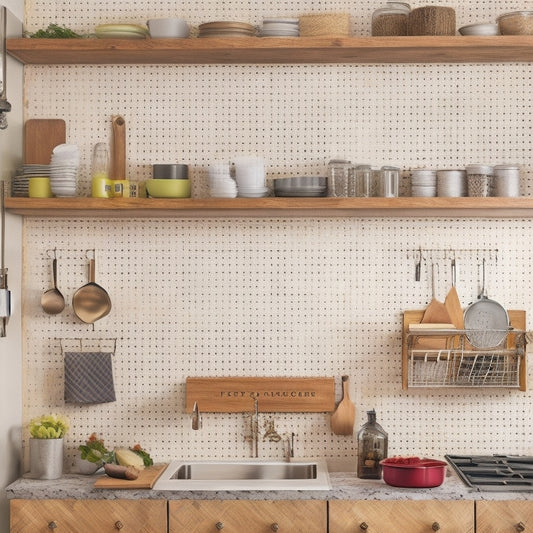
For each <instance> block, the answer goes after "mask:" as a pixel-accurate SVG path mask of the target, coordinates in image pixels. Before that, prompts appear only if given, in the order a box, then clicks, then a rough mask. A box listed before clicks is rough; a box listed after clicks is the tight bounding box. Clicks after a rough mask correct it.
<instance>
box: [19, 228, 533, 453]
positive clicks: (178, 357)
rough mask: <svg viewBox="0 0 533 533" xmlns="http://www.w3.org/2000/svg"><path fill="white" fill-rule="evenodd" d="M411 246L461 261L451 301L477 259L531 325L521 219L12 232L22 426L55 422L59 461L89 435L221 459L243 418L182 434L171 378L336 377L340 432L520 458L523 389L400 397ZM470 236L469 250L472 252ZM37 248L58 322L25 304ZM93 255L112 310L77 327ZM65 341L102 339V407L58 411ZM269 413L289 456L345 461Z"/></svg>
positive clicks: (414, 302) (36, 268)
mask: <svg viewBox="0 0 533 533" xmlns="http://www.w3.org/2000/svg"><path fill="white" fill-rule="evenodd" d="M443 231H446V236H444V235H443ZM415 234H416V235H418V239H417V241H416V242H417V243H418V244H419V245H420V246H421V247H422V249H435V248H440V247H442V249H444V250H449V249H453V248H456V249H457V250H464V251H458V252H457V253H456V261H457V267H458V277H457V288H458V291H459V295H460V298H461V301H462V302H463V304H464V305H467V304H468V303H469V302H471V301H473V300H474V299H475V298H476V297H477V294H478V292H479V283H480V279H479V272H480V271H479V261H480V260H482V259H483V258H486V260H487V281H486V285H487V291H488V294H489V296H490V297H492V298H494V299H496V300H498V301H501V302H502V303H504V304H505V305H506V306H507V307H508V308H514V309H517V308H518V309H526V311H527V312H528V314H530V313H531V312H533V309H532V308H531V306H530V302H529V298H527V297H525V296H524V295H527V294H529V293H530V292H531V290H532V286H531V279H533V273H532V272H531V266H530V261H529V255H530V254H529V251H528V250H527V249H524V242H527V241H528V240H531V239H532V238H533V235H532V230H531V226H530V224H529V223H528V222H527V221H521V220H509V221H505V222H503V221H490V220H485V219H480V220H474V221H462V220H456V221H454V220H449V219H436V220H431V221H427V220H425V219H392V220H386V219H364V220H358V219H351V218H350V219H295V220H283V219H266V220H264V219H261V220H256V219H197V220H176V219H161V220H159V219H158V220H152V221H150V220H140V219H127V220H120V219H119V220H112V221H111V220H105V219H104V220H86V219H77V220H54V219H52V220H39V219H27V221H26V241H27V243H28V245H27V246H26V258H25V264H26V268H25V276H24V279H25V286H26V289H25V299H24V314H25V316H26V354H25V363H24V365H25V376H26V394H25V398H24V415H25V417H26V418H28V419H29V418H31V417H32V416H35V415H38V414H41V413H42V412H48V411H53V412H56V411H59V412H62V413H65V414H67V415H68V416H69V418H70V420H71V426H72V427H71V431H70V432H69V434H68V448H69V450H70V452H69V453H70V454H71V453H72V450H73V449H74V448H75V447H76V446H77V444H79V443H80V442H82V441H83V440H84V439H85V438H86V436H88V435H89V434H90V433H91V432H92V431H97V432H98V433H100V434H102V435H103V436H104V437H105V439H106V441H108V442H110V443H119V444H129V443H131V444H133V443H134V442H131V441H132V440H133V441H138V440H141V441H142V444H143V445H145V446H146V447H147V448H148V449H150V450H151V451H152V453H153V454H154V456H155V457H156V458H157V459H158V460H168V459H169V458H172V457H176V456H180V455H183V454H185V455H187V456H189V457H224V458H233V457H239V456H243V455H244V456H248V454H249V453H250V446H249V443H248V442H246V441H245V438H244V437H245V436H246V434H247V433H248V431H249V420H248V419H247V418H246V417H244V416H241V415H221V414H217V415H214V414H205V415H204V427H203V429H202V430H201V431H198V432H195V431H192V429H191V421H190V417H189V416H188V415H187V414H186V413H185V397H184V386H185V385H184V383H185V379H186V377H187V376H205V375H210V376H262V375H284V376H336V377H337V378H339V377H340V376H341V375H342V374H345V373H346V374H348V375H350V378H351V382H352V388H351V396H352V398H353V400H354V401H355V403H356V406H357V425H358V426H359V424H360V423H361V422H362V419H363V418H364V411H365V410H367V409H371V408H373V407H374V408H375V409H376V410H377V411H378V413H379V417H380V419H381V421H382V422H383V425H384V426H385V427H386V429H387V430H388V431H389V433H390V435H391V442H390V447H391V452H392V453H412V452H413V451H415V452H416V453H421V454H430V453H431V454H437V455H438V454H443V453H445V452H449V451H454V452H457V453H459V452H468V450H472V449H475V450H476V451H479V452H483V451H485V452H492V451H498V452H506V451H507V452H509V450H511V451H513V452H516V453H531V452H532V450H531V449H530V443H531V442H532V437H533V435H531V426H530V424H529V418H530V414H529V405H530V403H531V394H532V393H531V392H526V393H521V392H518V391H507V390H494V389H488V390H475V391H472V390H461V389H460V390H445V389H440V390H439V389H435V390H408V391H402V389H401V312H402V310H404V309H421V308H423V307H424V306H425V305H427V303H428V302H429V300H430V299H431V279H430V275H429V270H428V268H427V264H424V266H423V269H422V277H421V281H420V282H416V281H415V279H414V266H415V265H414V261H413V258H412V256H411V255H409V254H410V252H409V250H410V249H412V247H413V235H415ZM474 234H475V235H483V236H484V237H480V238H479V239H478V240H477V241H476V242H472V240H471V239H470V237H469V236H471V235H474ZM72 235H76V241H75V242H74V241H73V240H72V238H71V237H68V236H72ZM465 236H466V237H465ZM30 243H31V244H30ZM50 244H52V245H56V244H57V256H58V261H59V282H58V283H59V288H60V290H61V291H62V292H63V294H64V295H65V297H66V298H67V308H66V310H65V311H64V312H63V313H61V314H60V315H57V316H50V315H45V314H44V313H43V312H42V310H41V308H40V304H39V299H40V295H41V294H42V291H44V290H46V289H47V288H49V286H50V258H49V250H48V247H49V246H50ZM467 246H473V248H472V249H471V250H470V249H467ZM475 247H478V248H475ZM93 248H96V250H97V260H98V263H97V278H96V281H97V282H98V283H99V284H100V285H102V286H103V287H104V288H105V289H106V290H107V291H108V292H109V294H110V297H111V300H112V303H113V309H112V312H111V313H110V315H109V316H108V317H106V318H104V319H102V320H100V321H99V322H97V323H96V324H95V326H94V330H93V327H92V326H90V325H86V324H82V323H81V322H79V321H78V320H77V319H76V318H75V316H74V314H73V311H72V306H71V304H70V301H71V298H72V294H73V293H74V292H75V290H76V289H77V288H79V287H80V286H81V285H83V284H84V283H86V265H87V259H86V250H88V249H93ZM466 250H468V251H466ZM476 250H478V251H476ZM496 251H497V254H496ZM496 255H497V256H496ZM427 257H429V256H427ZM433 259H434V260H435V261H436V262H438V264H439V265H440V268H442V270H443V275H442V278H441V279H439V282H438V283H437V296H438V297H440V298H441V299H443V298H444V295H445V293H446V291H447V290H448V288H449V286H450V276H449V274H448V273H446V274H445V273H444V271H445V270H446V269H447V267H448V266H449V260H448V258H445V257H444V256H442V257H438V254H437V253H435V254H434V257H433ZM65 338H67V339H77V338H84V339H86V342H88V340H90V339H104V340H107V339H116V341H117V348H116V354H115V355H114V358H113V360H114V372H115V384H116V393H117V401H116V402H114V403H108V404H101V405H94V406H72V405H65V404H64V402H63V399H62V394H63V388H62V379H63V356H62V353H61V343H62V342H63V343H64V342H66V341H65V340H63V341H60V340H59V339H65ZM72 342H77V341H76V340H74V341H72ZM530 374H531V372H530ZM529 378H530V379H531V375H530V376H529ZM337 385H339V382H338V383H337ZM337 389H339V387H338V386H337ZM509 413H513V416H512V417H509V416H508V414H509ZM271 417H272V418H274V420H275V422H276V429H277V430H278V432H279V433H280V434H286V433H290V432H292V431H294V432H295V433H296V435H297V437H296V442H297V452H298V454H299V455H300V456H323V457H327V458H329V459H338V458H341V459H342V458H345V459H348V460H349V459H350V458H351V457H353V454H354V441H353V439H350V438H346V437H338V436H335V435H333V434H332V433H331V430H330V428H329V415H327V414H307V415H302V414H290V413H289V414H273V415H270V414H269V415H261V427H262V424H263V423H264V422H265V421H266V420H268V419H269V418H271ZM504 420H505V424H504V423H503V421H504ZM495 443H496V444H497V446H498V450H493V449H492V447H493V446H494V445H495ZM260 450H261V455H262V456H263V457H272V458H281V457H282V454H283V450H282V447H281V444H279V443H278V444H276V443H267V442H263V441H261V443H260Z"/></svg>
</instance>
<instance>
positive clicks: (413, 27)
mask: <svg viewBox="0 0 533 533" xmlns="http://www.w3.org/2000/svg"><path fill="white" fill-rule="evenodd" d="M407 33H408V35H455V10H454V9H453V7H442V6H425V7H417V8H415V9H413V10H412V11H411V12H410V13H409V19H408V22H407Z"/></svg>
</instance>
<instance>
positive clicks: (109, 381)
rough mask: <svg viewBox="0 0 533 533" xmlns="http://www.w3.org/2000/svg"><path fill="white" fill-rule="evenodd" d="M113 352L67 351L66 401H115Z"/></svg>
mask: <svg viewBox="0 0 533 533" xmlns="http://www.w3.org/2000/svg"><path fill="white" fill-rule="evenodd" d="M112 355H113V354H112V353H109V352H65V402H67V403H107V402H114V401H115V400H116V398H115V385H114V382H113V362H112Z"/></svg>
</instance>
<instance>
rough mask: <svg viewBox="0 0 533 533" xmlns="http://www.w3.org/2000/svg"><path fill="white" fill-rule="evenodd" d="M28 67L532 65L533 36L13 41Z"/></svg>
mask: <svg viewBox="0 0 533 533" xmlns="http://www.w3.org/2000/svg"><path fill="white" fill-rule="evenodd" d="M7 51H8V53H9V54H10V55H12V56H13V57H15V58H16V59H18V60H19V61H21V62H22V63H25V64H41V65H54V64H172V63H175V64H222V63H225V64H229V63H256V64H257V63H263V64H266V63H322V64H326V63H479V62H483V63H487V62H533V36H528V35H526V36H523V35H505V36H504V35H500V36H494V37H463V36H453V37H297V38H264V37H263V38H261V37H248V38H208V39H143V40H123V39H96V38H88V39H29V38H20V39H8V40H7Z"/></svg>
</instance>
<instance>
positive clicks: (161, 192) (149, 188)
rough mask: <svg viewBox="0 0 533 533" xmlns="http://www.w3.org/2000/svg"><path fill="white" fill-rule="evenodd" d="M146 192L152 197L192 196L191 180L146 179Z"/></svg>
mask: <svg viewBox="0 0 533 533" xmlns="http://www.w3.org/2000/svg"><path fill="white" fill-rule="evenodd" d="M145 186H146V193H147V194H148V196H150V197H152V198H190V197H191V180H188V179H187V180H166V179H151V180H146V183H145Z"/></svg>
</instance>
